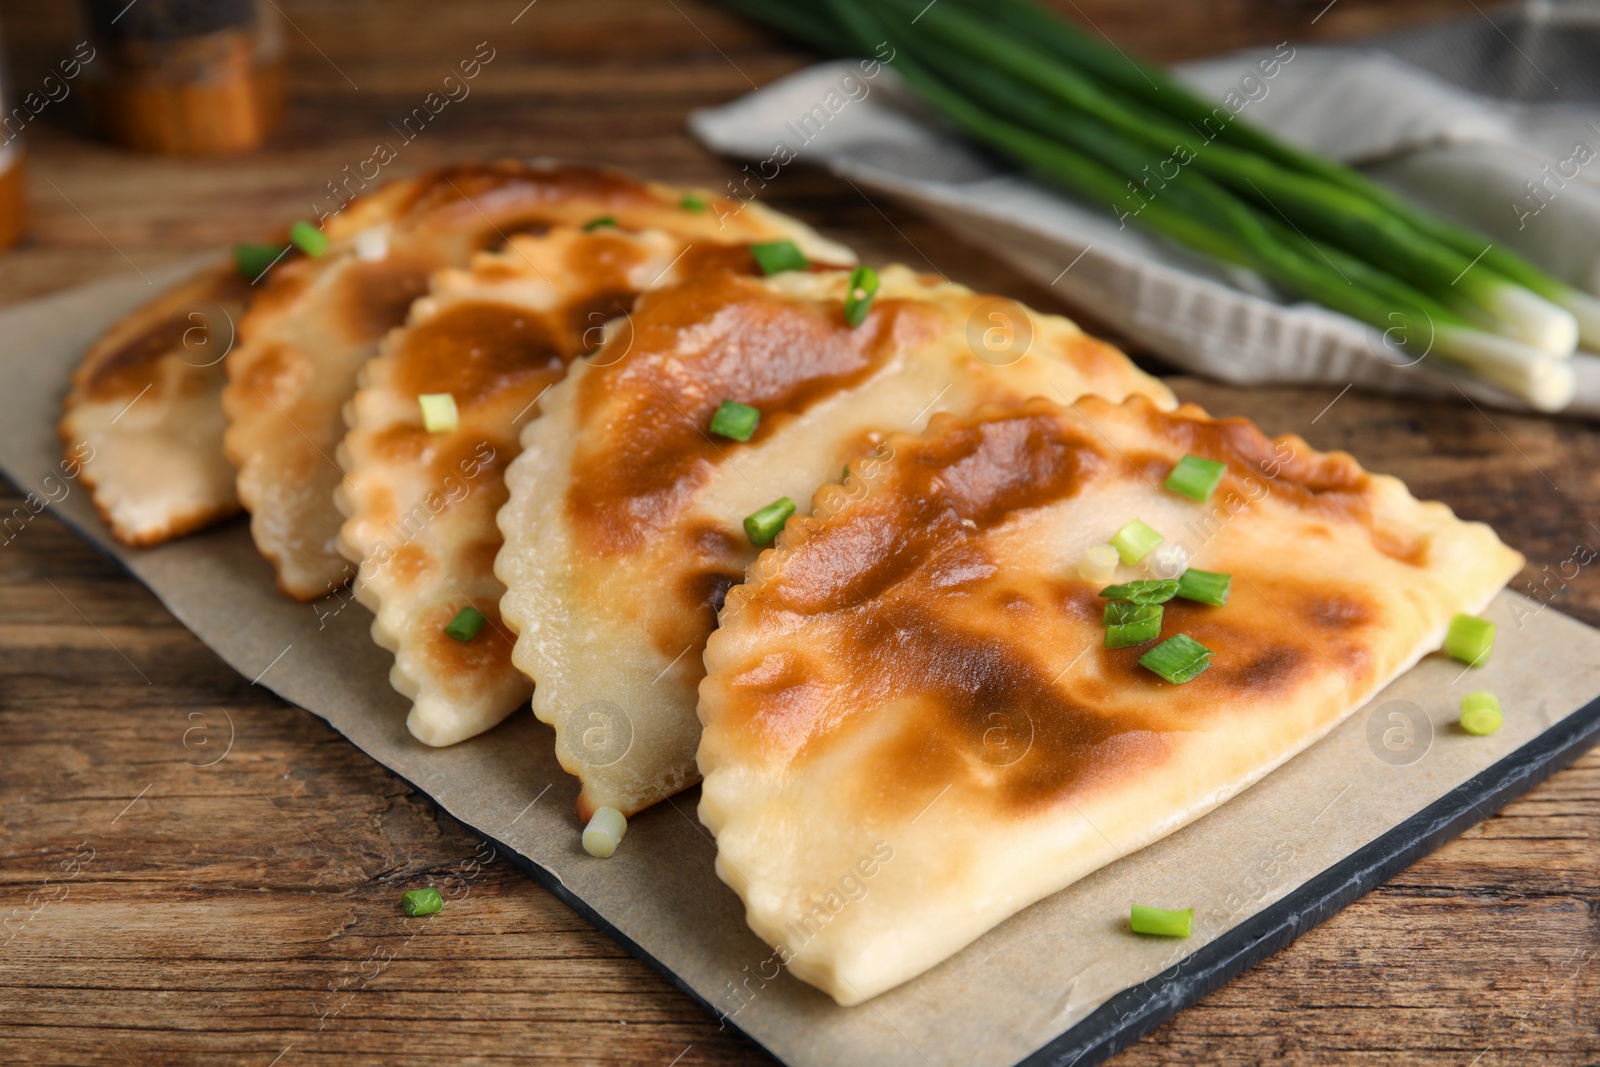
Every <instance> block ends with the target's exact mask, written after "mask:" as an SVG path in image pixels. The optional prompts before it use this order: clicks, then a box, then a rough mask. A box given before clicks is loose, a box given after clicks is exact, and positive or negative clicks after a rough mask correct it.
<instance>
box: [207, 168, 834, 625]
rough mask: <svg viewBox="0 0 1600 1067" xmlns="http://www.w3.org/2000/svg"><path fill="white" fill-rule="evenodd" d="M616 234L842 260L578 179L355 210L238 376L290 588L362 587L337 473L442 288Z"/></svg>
mask: <svg viewBox="0 0 1600 1067" xmlns="http://www.w3.org/2000/svg"><path fill="white" fill-rule="evenodd" d="M602 223H606V224H611V225H615V226H617V227H619V228H621V229H625V230H636V229H648V228H651V227H657V226H663V225H668V224H670V225H671V226H672V227H673V228H674V229H675V231H676V232H679V233H681V234H684V235H686V236H692V237H703V238H704V239H706V240H708V241H723V242H728V241H737V240H772V239H778V238H786V239H790V240H793V241H794V242H795V243H796V244H797V245H800V246H801V248H802V250H804V251H810V252H813V253H816V254H825V253H834V252H836V251H837V250H836V248H835V246H832V245H831V244H829V245H826V246H825V247H821V248H818V247H815V246H814V237H813V235H812V234H811V232H810V231H809V230H806V229H805V228H803V227H800V226H798V225H797V224H794V223H791V222H790V221H789V220H787V219H785V218H783V217H782V216H780V215H778V214H776V213H775V212H771V211H768V210H766V209H764V208H762V207H761V206H760V205H757V204H737V203H734V202H731V201H726V200H724V199H722V198H718V197H693V196H691V194H689V193H687V192H686V191H685V190H679V189H670V188H668V187H666V186H662V185H656V184H653V183H645V182H641V181H639V180H637V179H635V178H632V177H629V176H628V175H625V174H622V173H621V172H619V171H614V170H609V169H605V168H599V167H589V166H578V165H572V164H557V163H550V164H539V163H520V162H502V163H495V164H463V165H459V166H454V167H448V168H445V169H442V170H439V171H435V172H433V173H431V174H428V175H424V176H422V177H419V178H415V179H407V180H402V181H396V182H392V183H390V184H389V185H386V186H384V187H383V188H381V189H380V190H378V191H376V192H374V193H372V194H371V195H368V196H364V197H360V198H358V199H356V200H353V201H351V202H350V204H348V205H347V206H346V207H345V208H344V210H343V211H341V212H340V213H339V214H337V215H334V216H332V217H330V218H329V219H328V220H327V221H326V223H325V225H324V227H323V234H324V236H326V237H327V238H328V240H329V247H328V248H327V250H326V251H325V252H323V254H321V255H318V256H311V257H304V258H298V259H296V260H294V261H293V262H285V263H283V264H280V265H279V266H278V267H276V268H274V269H273V271H272V273H271V275H269V277H268V279H267V281H266V283H265V285H264V291H262V292H261V293H260V294H259V295H258V296H257V297H256V299H255V301H254V302H253V303H252V305H251V307H250V310H249V312H248V313H247V315H246V316H245V319H244V321H243V323H242V324H241V330H240V335H241V342H240V344H239V345H237V346H236V347H235V348H234V350H233V351H232V352H230V353H229V354H228V358H227V360H226V363H225V366H226V368H227V372H228V384H227V387H226V388H225V389H224V390H223V394H222V403H223V410H224V413H225V414H226V416H227V420H228V430H227V434H226V436H225V438H224V442H223V443H224V446H225V448H226V451H227V454H228V458H229V459H230V460H232V461H233V463H234V464H235V465H236V466H237V467H238V469H239V476H238V493H239V500H240V501H241V502H242V503H243V505H244V506H245V508H246V509H247V510H248V511H249V512H250V516H251V521H250V529H251V534H252V535H253V536H254V538H255V542H256V547H257V548H259V549H260V550H261V552H262V554H263V555H264V556H266V557H267V559H268V560H269V561H270V562H271V563H272V565H273V566H274V568H276V570H277V576H278V585H279V588H281V589H282V590H283V591H284V592H285V593H288V594H289V595H291V596H294V597H297V598H299V599H302V600H312V599H316V598H318V597H322V596H325V595H327V594H329V593H331V592H332V591H333V590H334V589H335V588H337V587H338V586H340V585H342V584H344V582H345V581H346V580H347V579H348V578H349V577H350V576H351V573H352V571H353V569H354V568H353V567H352V566H351V565H350V564H349V562H348V561H346V560H345V558H344V557H343V556H342V555H340V553H339V551H338V548H337V539H338V534H339V527H340V525H341V522H342V516H341V515H340V514H339V511H338V509H337V508H336V507H335V506H334V503H333V491H334V489H335V487H336V486H337V485H338V484H339V483H340V481H341V480H342V479H343V477H344V472H343V471H342V470H340V468H339V467H338V466H337V464H336V463H335V459H334V452H335V450H336V448H337V447H338V444H339V442H340V440H341V439H342V438H343V437H344V433H345V422H344V418H343V415H342V409H343V407H344V405H345V403H346V402H347V401H348V400H349V399H350V397H351V396H352V395H353V394H354V393H355V389H356V376H357V373H358V372H359V370H360V368H361V365H362V364H363V363H365V362H366V361H367V360H368V359H369V358H371V357H372V356H373V355H375V354H376V353H377V350H378V343H379V342H380V341H381V340H382V339H383V337H384V335H385V334H387V333H388V332H389V330H391V329H392V328H394V327H396V326H399V325H401V324H402V323H404V321H405V318H406V313H407V311H408V309H409V308H410V307H411V302H412V301H413V300H415V299H416V298H417V297H419V296H422V295H423V294H424V293H426V292H427V288H428V279H429V277H430V276H431V275H432V273H433V272H434V271H435V270H437V269H440V268H442V267H465V266H466V265H467V264H468V262H469V261H470V259H471V256H472V254H473V253H475V252H479V251H483V250H485V249H489V248H494V247H499V246H501V245H503V244H504V243H505V241H506V240H507V239H508V238H509V236H510V235H511V234H514V233H518V232H532V233H540V232H544V231H545V230H547V229H549V228H550V227H552V226H557V225H569V226H581V225H584V224H602ZM808 245H812V247H809V248H808ZM824 258H825V256H824ZM847 258H848V257H847Z"/></svg>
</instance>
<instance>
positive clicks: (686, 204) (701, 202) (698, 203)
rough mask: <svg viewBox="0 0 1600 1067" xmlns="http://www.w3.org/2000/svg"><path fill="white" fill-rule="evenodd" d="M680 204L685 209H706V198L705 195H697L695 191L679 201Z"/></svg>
mask: <svg viewBox="0 0 1600 1067" xmlns="http://www.w3.org/2000/svg"><path fill="white" fill-rule="evenodd" d="M678 206H679V207H681V208H683V210H685V211H704V210H705V209H706V198H705V197H703V196H695V195H694V194H693V193H690V194H689V195H688V196H686V197H684V198H683V199H682V200H679V201H678Z"/></svg>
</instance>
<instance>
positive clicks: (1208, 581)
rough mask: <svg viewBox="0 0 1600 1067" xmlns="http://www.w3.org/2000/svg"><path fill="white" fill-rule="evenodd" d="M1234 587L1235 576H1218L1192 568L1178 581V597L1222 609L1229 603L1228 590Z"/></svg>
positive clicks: (1212, 572) (1215, 573)
mask: <svg viewBox="0 0 1600 1067" xmlns="http://www.w3.org/2000/svg"><path fill="white" fill-rule="evenodd" d="M1232 587H1233V575H1231V574H1218V573H1217V572H1216V571H1202V570H1197V569H1196V568H1194V567H1190V568H1189V569H1188V570H1186V571H1184V572H1183V575H1182V576H1181V577H1179V579H1178V595H1179V596H1181V597H1183V599H1185V600H1194V601H1198V602H1199V603H1201V604H1210V605H1212V606H1213V607H1218V608H1220V607H1222V605H1224V604H1226V603H1227V602H1228V590H1229V589H1231V588H1232Z"/></svg>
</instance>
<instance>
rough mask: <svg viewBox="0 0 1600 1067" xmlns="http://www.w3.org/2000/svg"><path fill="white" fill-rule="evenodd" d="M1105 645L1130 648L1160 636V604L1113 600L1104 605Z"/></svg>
mask: <svg viewBox="0 0 1600 1067" xmlns="http://www.w3.org/2000/svg"><path fill="white" fill-rule="evenodd" d="M1105 624H1106V647H1107V648H1132V647H1133V646H1134V645H1142V644H1144V643H1145V642H1146V641H1154V640H1155V639H1156V638H1158V637H1160V636H1161V605H1160V604H1129V603H1127V602H1125V601H1121V600H1113V601H1112V602H1111V603H1109V604H1107V605H1106V611H1105Z"/></svg>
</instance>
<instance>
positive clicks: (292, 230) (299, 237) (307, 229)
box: [289, 219, 330, 259]
mask: <svg viewBox="0 0 1600 1067" xmlns="http://www.w3.org/2000/svg"><path fill="white" fill-rule="evenodd" d="M289 240H290V242H292V243H293V244H294V246H295V247H296V248H298V249H299V250H300V251H302V252H304V253H305V254H306V255H308V256H310V257H311V258H312V259H316V258H317V257H318V256H320V255H322V254H323V253H324V252H326V251H327V250H328V245H329V243H330V242H329V241H328V235H327V234H325V233H323V232H322V231H321V230H319V229H317V228H316V227H315V226H313V225H311V223H309V222H307V221H306V220H305V219H301V220H300V221H299V222H297V223H295V224H294V225H293V226H290V227H289Z"/></svg>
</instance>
